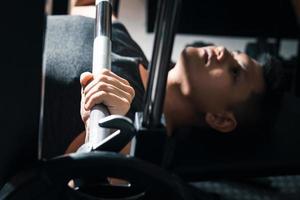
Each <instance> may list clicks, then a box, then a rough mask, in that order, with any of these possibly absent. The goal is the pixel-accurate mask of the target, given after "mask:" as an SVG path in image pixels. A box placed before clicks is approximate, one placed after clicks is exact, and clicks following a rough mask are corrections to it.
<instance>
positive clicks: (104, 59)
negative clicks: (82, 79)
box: [85, 0, 112, 149]
mask: <svg viewBox="0 0 300 200" xmlns="http://www.w3.org/2000/svg"><path fill="white" fill-rule="evenodd" d="M95 6H96V19H95V39H94V46H93V75H94V77H97V76H99V74H100V72H101V70H102V69H110V68H111V16H112V3H111V1H110V0H96V2H95ZM108 115H109V111H108V109H107V108H106V106H104V105H103V104H100V105H96V106H95V107H93V108H92V110H91V114H90V122H89V131H88V132H87V135H86V141H85V142H86V143H89V144H90V145H92V149H95V148H96V147H97V146H98V144H99V143H101V141H102V140H104V139H105V138H106V137H107V136H109V135H110V130H109V129H105V128H101V127H100V126H99V120H100V119H102V118H104V117H106V116H108Z"/></svg>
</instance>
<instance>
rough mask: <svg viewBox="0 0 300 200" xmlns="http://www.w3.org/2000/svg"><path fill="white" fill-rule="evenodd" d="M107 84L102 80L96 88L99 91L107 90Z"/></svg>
mask: <svg viewBox="0 0 300 200" xmlns="http://www.w3.org/2000/svg"><path fill="white" fill-rule="evenodd" d="M107 87H108V86H107V84H106V83H104V82H99V84H98V87H97V89H98V90H100V91H103V90H107Z"/></svg>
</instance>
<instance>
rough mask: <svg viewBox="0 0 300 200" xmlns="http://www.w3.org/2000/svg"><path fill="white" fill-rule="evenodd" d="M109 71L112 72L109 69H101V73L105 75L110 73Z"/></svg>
mask: <svg viewBox="0 0 300 200" xmlns="http://www.w3.org/2000/svg"><path fill="white" fill-rule="evenodd" d="M109 73H110V71H109V70H108V69H102V70H101V74H103V75H108V74H109Z"/></svg>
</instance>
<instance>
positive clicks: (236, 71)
mask: <svg viewBox="0 0 300 200" xmlns="http://www.w3.org/2000/svg"><path fill="white" fill-rule="evenodd" d="M230 72H231V74H232V77H233V80H234V81H236V79H237V78H238V77H239V75H240V73H241V68H240V67H238V66H234V67H231V69H230Z"/></svg>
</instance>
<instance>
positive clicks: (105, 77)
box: [98, 74, 108, 82]
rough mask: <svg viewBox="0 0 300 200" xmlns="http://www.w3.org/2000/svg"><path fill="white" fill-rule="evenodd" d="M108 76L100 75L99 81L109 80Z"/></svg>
mask: <svg viewBox="0 0 300 200" xmlns="http://www.w3.org/2000/svg"><path fill="white" fill-rule="evenodd" d="M107 80H108V77H107V76H106V75H104V74H102V75H101V76H99V80H98V81H99V82H107Z"/></svg>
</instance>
